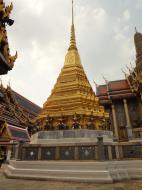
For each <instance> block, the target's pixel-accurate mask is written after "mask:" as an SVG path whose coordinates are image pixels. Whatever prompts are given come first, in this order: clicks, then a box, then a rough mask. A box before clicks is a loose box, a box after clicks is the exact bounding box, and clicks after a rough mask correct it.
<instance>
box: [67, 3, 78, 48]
mask: <svg viewBox="0 0 142 190" xmlns="http://www.w3.org/2000/svg"><path fill="white" fill-rule="evenodd" d="M73 2H74V1H73V0H72V25H71V37H70V47H69V49H68V50H73V49H75V50H77V47H76V39H75V28H74V4H73Z"/></svg>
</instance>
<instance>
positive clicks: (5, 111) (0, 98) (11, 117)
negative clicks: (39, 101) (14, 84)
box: [0, 85, 40, 127]
mask: <svg viewBox="0 0 142 190" xmlns="http://www.w3.org/2000/svg"><path fill="white" fill-rule="evenodd" d="M39 111H40V107H39V106H37V105H36V104H34V103H32V102H31V101H29V100H28V99H26V98H24V97H23V96H21V95H20V94H18V93H17V92H15V91H13V90H12V89H11V88H10V87H7V88H4V87H3V85H1V86H0V120H2V121H6V122H7V123H9V124H11V125H15V126H18V127H27V126H31V125H32V120H33V119H34V118H35V117H36V116H37V114H38V112H39Z"/></svg>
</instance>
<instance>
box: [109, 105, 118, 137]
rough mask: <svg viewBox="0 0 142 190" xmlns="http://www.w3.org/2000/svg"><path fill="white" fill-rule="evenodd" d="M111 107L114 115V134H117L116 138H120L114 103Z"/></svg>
mask: <svg viewBox="0 0 142 190" xmlns="http://www.w3.org/2000/svg"><path fill="white" fill-rule="evenodd" d="M111 108H112V117H113V124H114V136H115V138H116V140H118V139H119V136H118V126H117V120H116V112H115V107H114V105H112V106H111Z"/></svg>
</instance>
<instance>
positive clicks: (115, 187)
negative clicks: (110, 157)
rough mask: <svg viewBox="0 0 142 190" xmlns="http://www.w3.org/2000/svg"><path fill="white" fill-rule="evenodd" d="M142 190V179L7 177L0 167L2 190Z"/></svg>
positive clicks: (0, 188) (0, 185)
mask: <svg viewBox="0 0 142 190" xmlns="http://www.w3.org/2000/svg"><path fill="white" fill-rule="evenodd" d="M52 189H53V190H141V189H142V180H132V181H126V182H121V183H114V184H93V183H91V184H89V183H68V182H55V181H34V180H17V179H7V178H6V177H5V176H4V175H3V173H2V170H1V169H0V190H52Z"/></svg>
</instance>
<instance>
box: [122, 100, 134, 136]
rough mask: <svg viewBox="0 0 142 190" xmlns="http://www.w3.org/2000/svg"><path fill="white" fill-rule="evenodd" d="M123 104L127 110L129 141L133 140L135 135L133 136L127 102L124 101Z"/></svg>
mask: <svg viewBox="0 0 142 190" xmlns="http://www.w3.org/2000/svg"><path fill="white" fill-rule="evenodd" d="M123 103H124V110H125V116H126V128H127V134H128V139H129V140H131V139H132V137H133V134H132V126H131V122H130V116H129V110H128V104H127V100H126V99H123Z"/></svg>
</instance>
